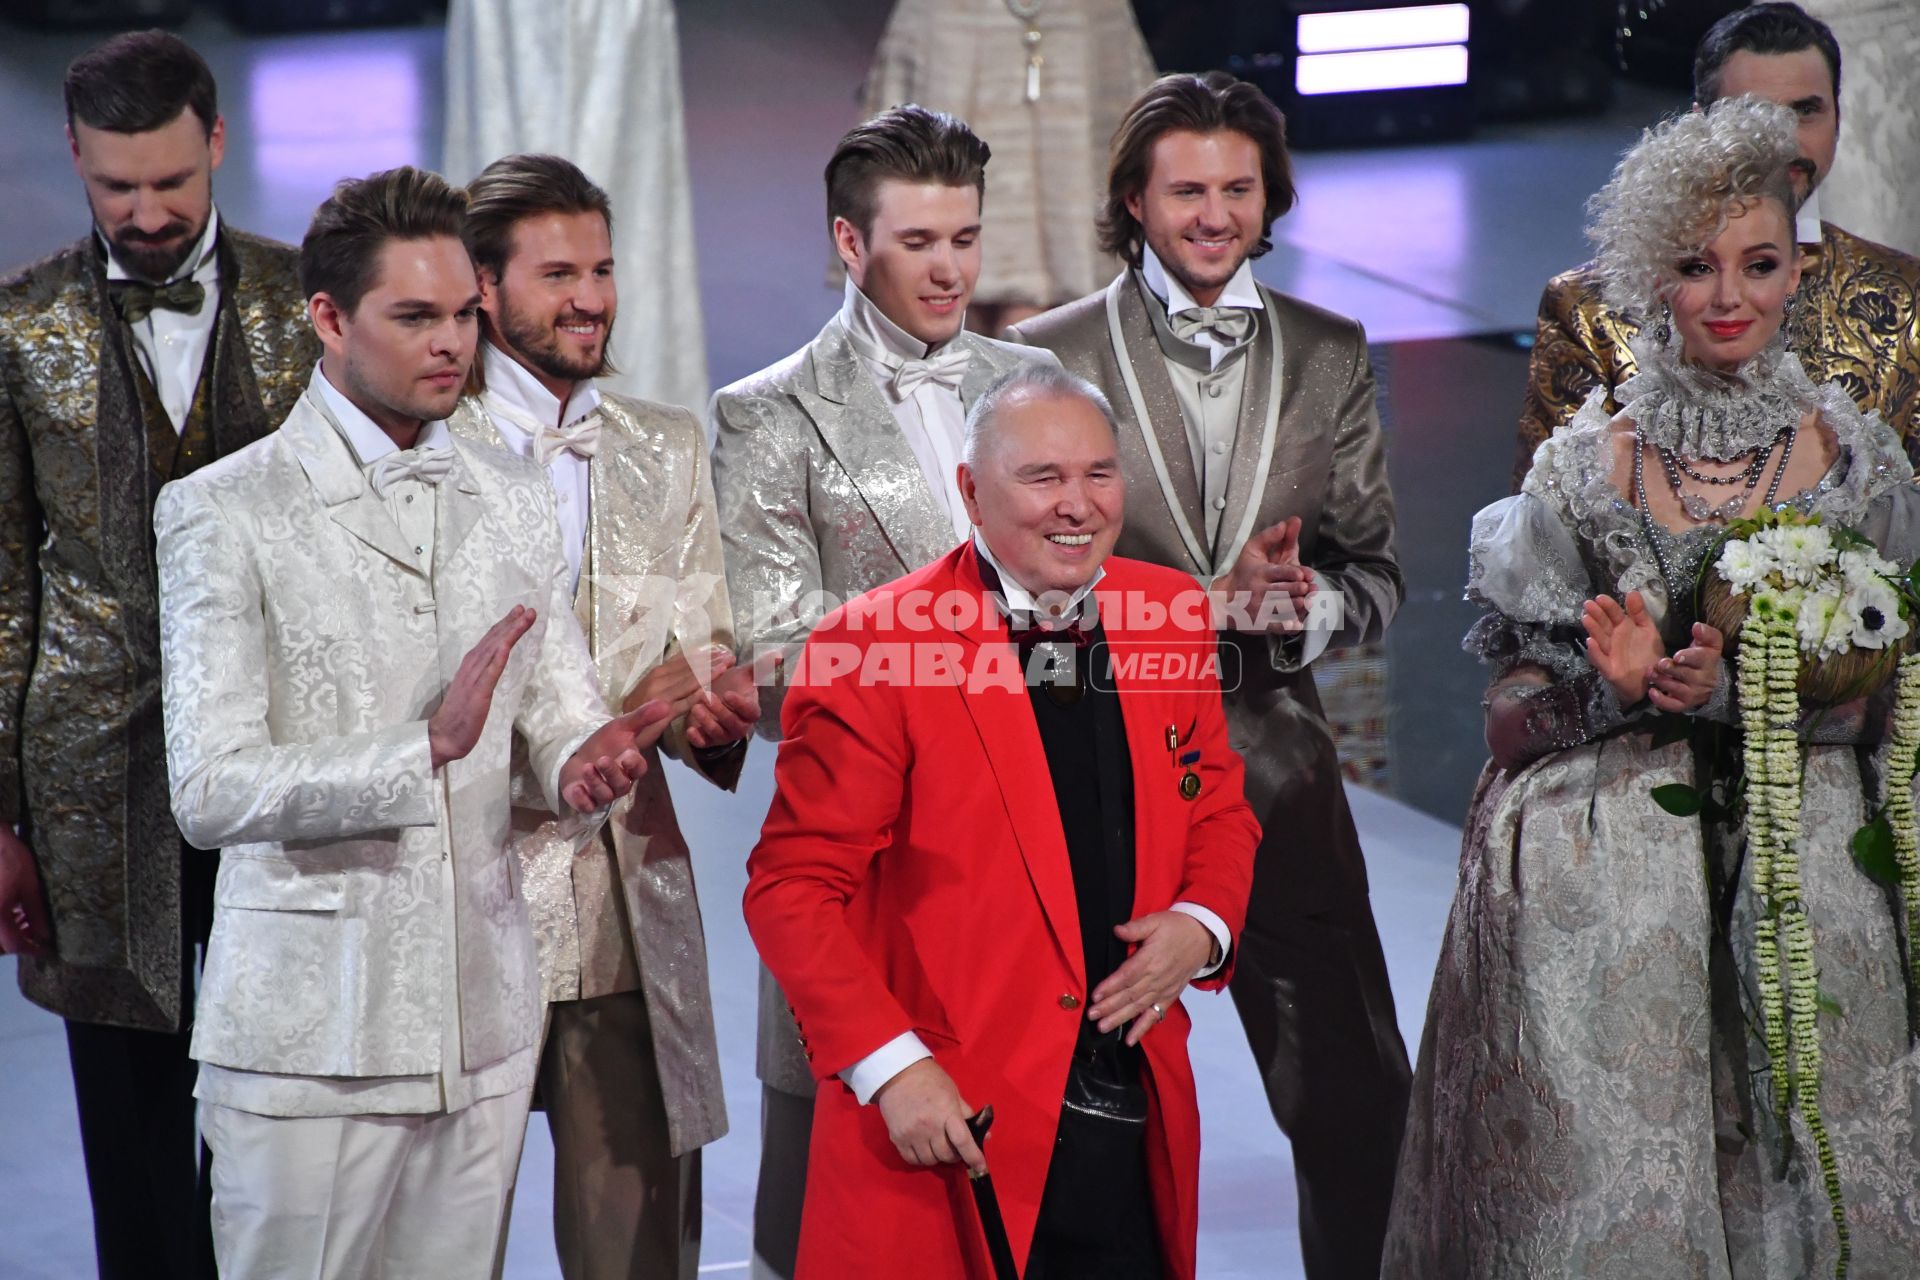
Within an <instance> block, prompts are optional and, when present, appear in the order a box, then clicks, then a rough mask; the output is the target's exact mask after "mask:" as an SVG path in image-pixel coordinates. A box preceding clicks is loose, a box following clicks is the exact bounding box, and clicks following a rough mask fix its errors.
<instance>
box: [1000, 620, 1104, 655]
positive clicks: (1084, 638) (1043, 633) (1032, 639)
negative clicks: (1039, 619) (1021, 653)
mask: <svg viewBox="0 0 1920 1280" xmlns="http://www.w3.org/2000/svg"><path fill="white" fill-rule="evenodd" d="M1007 638H1008V639H1010V640H1012V641H1013V643H1014V644H1015V645H1017V646H1019V647H1020V648H1023V649H1024V648H1026V647H1027V646H1028V645H1034V644H1050V643H1051V644H1060V643H1065V644H1070V645H1072V646H1073V647H1074V648H1076V649H1084V648H1086V647H1087V646H1088V645H1090V644H1092V643H1093V633H1092V632H1091V631H1088V630H1087V629H1086V628H1085V627H1083V626H1081V625H1080V624H1079V622H1077V621H1075V622H1070V623H1068V624H1067V625H1066V626H1064V627H1054V628H1051V629H1049V628H1047V627H1041V626H1031V627H1016V626H1013V625H1012V624H1009V625H1008V629H1007Z"/></svg>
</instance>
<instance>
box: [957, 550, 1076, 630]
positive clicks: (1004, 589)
mask: <svg viewBox="0 0 1920 1280" xmlns="http://www.w3.org/2000/svg"><path fill="white" fill-rule="evenodd" d="M973 545H974V548H975V549H976V550H978V551H979V552H980V558H981V559H983V560H985V561H986V562H987V563H988V564H990V565H992V566H993V571H994V572H995V573H997V574H999V575H1000V596H1001V599H1002V601H1003V602H1004V603H1005V605H1006V608H1007V612H1008V614H1009V616H1010V617H1014V616H1018V615H1019V614H1022V613H1025V614H1026V615H1028V616H1029V617H1031V618H1036V619H1038V618H1045V619H1046V620H1047V621H1049V622H1060V621H1072V620H1073V619H1074V618H1075V617H1076V616H1077V615H1079V614H1080V613H1081V612H1082V610H1081V602H1082V601H1085V600H1086V599H1087V597H1088V595H1090V594H1091V593H1092V591H1093V589H1094V588H1095V587H1097V586H1099V585H1100V579H1102V578H1104V577H1106V576H1107V567H1106V566H1105V565H1101V566H1100V567H1099V568H1097V569H1095V570H1094V571H1093V576H1092V577H1091V578H1088V579H1087V580H1086V582H1085V583H1083V584H1081V586H1080V587H1079V589H1078V590H1076V591H1075V592H1074V593H1073V594H1072V595H1070V596H1068V597H1067V602H1066V604H1065V605H1063V606H1062V607H1061V609H1060V611H1059V612H1058V613H1048V612H1046V611H1045V610H1043V609H1042V608H1041V607H1040V604H1039V602H1038V601H1037V600H1035V599H1034V598H1033V593H1032V592H1030V591H1028V590H1027V589H1026V588H1025V587H1023V586H1021V585H1020V583H1019V582H1018V581H1016V580H1015V578H1014V576H1013V575H1012V574H1011V573H1009V572H1007V567H1006V566H1005V565H1003V564H1001V563H1000V560H999V557H997V556H995V555H994V554H993V549H992V548H991V547H989V546H988V545H987V540H986V539H985V538H984V537H982V536H981V535H980V530H979V528H977V527H976V528H975V529H974V531H973ZM1087 612H1088V616H1087V617H1086V618H1085V619H1084V621H1085V622H1086V624H1087V625H1088V626H1092V625H1093V624H1094V622H1095V621H1096V619H1097V614H1094V613H1093V612H1092V611H1091V610H1088V611H1087Z"/></svg>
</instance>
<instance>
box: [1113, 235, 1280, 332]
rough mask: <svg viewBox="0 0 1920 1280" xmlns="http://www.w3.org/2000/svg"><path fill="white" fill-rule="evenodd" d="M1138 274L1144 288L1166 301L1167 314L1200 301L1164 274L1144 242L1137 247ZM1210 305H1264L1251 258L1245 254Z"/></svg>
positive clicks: (1259, 307) (1261, 307)
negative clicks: (1138, 256)
mask: <svg viewBox="0 0 1920 1280" xmlns="http://www.w3.org/2000/svg"><path fill="white" fill-rule="evenodd" d="M1140 275H1141V277H1142V278H1143V279H1145V280H1146V282H1147V288H1149V289H1151V290H1153V296H1154V297H1156V298H1158V299H1160V301H1161V302H1163V303H1165V304H1166V307H1167V314H1168V315H1170V316H1175V315H1179V314H1180V313H1181V312H1182V311H1191V310H1192V309H1193V308H1195V307H1197V306H1199V305H1200V304H1199V303H1197V302H1195V301H1194V300H1193V295H1192V294H1190V293H1188V292H1187V290H1186V287H1185V286H1184V285H1182V284H1181V283H1180V282H1179V281H1178V280H1176V279H1174V278H1173V277H1172V276H1171V275H1168V274H1167V269H1166V267H1165V266H1164V265H1162V263H1161V261H1160V259H1159V257H1158V256H1156V255H1155V254H1154V252H1153V249H1152V248H1151V247H1149V246H1146V245H1142V246H1141V248H1140ZM1213 305H1214V306H1216V307H1245V308H1246V309H1247V310H1249V311H1265V310H1266V309H1267V304H1266V303H1264V302H1262V301H1261V300H1260V290H1259V289H1258V288H1257V287H1256V286H1255V285H1254V283H1253V259H1251V258H1248V259H1245V260H1244V261H1242V262H1241V263H1240V269H1239V270H1238V271H1235V272H1234V273H1233V279H1231V280H1229V281H1227V287H1226V288H1224V289H1222V290H1221V291H1220V296H1219V297H1218V298H1217V299H1215V300H1214V304H1213Z"/></svg>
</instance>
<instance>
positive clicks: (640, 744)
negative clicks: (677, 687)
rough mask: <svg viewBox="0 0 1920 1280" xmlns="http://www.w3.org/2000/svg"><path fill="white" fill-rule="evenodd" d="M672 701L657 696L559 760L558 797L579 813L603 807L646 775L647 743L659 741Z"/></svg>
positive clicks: (609, 724)
mask: <svg viewBox="0 0 1920 1280" xmlns="http://www.w3.org/2000/svg"><path fill="white" fill-rule="evenodd" d="M672 719H673V704H672V703H670V702H667V701H665V700H664V699H659V698H656V699H654V700H653V701H651V702H643V703H641V704H640V705H639V706H637V707H635V708H634V709H633V710H631V711H629V712H627V713H625V714H624V715H618V716H615V717H614V718H613V719H611V720H609V721H607V722H606V723H605V724H603V725H601V726H600V727H599V728H598V729H596V730H594V732H593V734H592V736H591V737H589V738H588V739H587V740H586V741H585V742H583V743H581V744H580V748H579V750H577V751H575V752H574V753H573V754H572V755H571V756H568V757H567V762H566V763H565V764H563V765H561V766H560V798H561V799H562V800H565V801H566V802H567V803H568V804H569V805H571V806H572V807H573V808H574V809H576V810H578V811H579V812H581V813H591V812H592V811H593V810H595V809H603V808H605V807H606V806H608V805H610V804H612V803H613V802H614V801H615V800H618V799H619V798H620V797H621V796H624V795H625V794H627V792H629V791H631V790H633V784H634V783H636V782H638V781H640V779H641V778H643V777H645V776H646V772H647V761H646V756H645V752H646V750H647V748H649V747H651V746H652V745H653V744H654V743H656V742H658V741H660V735H661V734H663V733H665V732H666V731H667V724H668V722H670V721H671V720H672Z"/></svg>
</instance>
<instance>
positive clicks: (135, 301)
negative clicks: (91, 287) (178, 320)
mask: <svg viewBox="0 0 1920 1280" xmlns="http://www.w3.org/2000/svg"><path fill="white" fill-rule="evenodd" d="M107 293H108V295H109V296H110V297H112V299H113V305H114V306H115V307H116V308H117V309H118V310H119V312H120V318H121V319H123V320H125V321H126V322H127V323H128V324H139V323H140V322H141V321H142V320H145V319H146V318H147V317H148V316H150V315H152V314H153V312H154V309H155V308H156V307H157V308H159V309H160V310H162V311H178V312H179V313H180V314H182V315H188V316H197V315H199V314H200V308H201V307H203V306H205V305H206V302H207V286H205V285H203V284H201V283H200V282H199V281H198V280H175V281H174V282H173V283H172V284H160V285H155V284H147V283H145V282H144V281H141V280H115V281H114V282H113V283H112V284H110V285H108V286H107Z"/></svg>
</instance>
